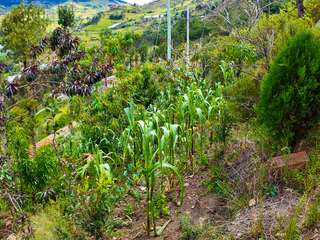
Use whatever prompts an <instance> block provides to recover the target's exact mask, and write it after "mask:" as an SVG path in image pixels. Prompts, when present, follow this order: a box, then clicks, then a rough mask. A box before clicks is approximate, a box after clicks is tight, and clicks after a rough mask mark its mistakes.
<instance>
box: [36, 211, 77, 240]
mask: <svg viewBox="0 0 320 240" xmlns="http://www.w3.org/2000/svg"><path fill="white" fill-rule="evenodd" d="M30 220H31V222H32V227H33V228H34V229H35V234H34V236H35V239H39V240H40V239H41V240H42V239H47V240H55V239H60V238H59V236H60V234H59V233H58V231H57V229H59V231H63V232H73V225H72V223H71V222H70V221H68V220H67V219H65V218H64V217H63V216H62V214H61V213H60V211H59V209H58V208H57V206H55V205H48V206H47V207H46V209H45V210H44V211H42V212H40V213H38V214H36V215H33V216H32V217H31V219H30Z"/></svg>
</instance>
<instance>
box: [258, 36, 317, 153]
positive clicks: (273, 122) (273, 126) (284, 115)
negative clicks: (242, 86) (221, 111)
mask: <svg viewBox="0 0 320 240" xmlns="http://www.w3.org/2000/svg"><path fill="white" fill-rule="evenodd" d="M319 72H320V43H319V41H317V40H315V38H314V36H313V34H312V33H311V32H308V31H302V32H300V33H298V34H297V35H296V36H295V37H294V38H293V39H291V40H290V41H289V42H288V43H287V45H286V46H285V47H284V49H283V50H282V51H281V52H280V53H279V54H278V56H277V57H276V59H275V60H274V62H273V66H272V67H271V69H270V73H268V74H267V75H266V76H265V78H264V80H263V81H262V85H261V92H260V99H259V104H258V108H257V110H258V120H259V122H260V123H261V124H262V126H264V127H265V128H266V129H267V130H269V131H270V132H271V133H272V134H273V136H274V138H275V140H276V141H281V140H285V141H286V142H287V143H288V145H289V146H291V147H293V148H295V147H297V146H298V144H299V143H300V141H301V140H302V138H303V137H304V136H305V135H306V133H307V132H308V130H309V129H311V128H312V127H313V126H314V125H315V124H316V123H317V122H319V117H320V75H319Z"/></svg>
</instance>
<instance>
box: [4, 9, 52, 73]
mask: <svg viewBox="0 0 320 240" xmlns="http://www.w3.org/2000/svg"><path fill="white" fill-rule="evenodd" d="M48 24H49V20H48V18H47V16H46V14H45V8H44V7H37V6H36V5H34V4H32V3H31V4H29V5H24V4H23V3H22V4H21V5H19V6H17V7H15V8H14V9H12V10H11V11H10V12H9V13H8V14H7V15H5V17H4V18H3V19H2V21H1V28H0V35H2V41H1V43H2V45H3V46H4V50H10V51H11V53H12V54H8V56H10V57H12V58H13V59H14V60H18V61H21V62H23V66H24V68H26V67H27V62H28V60H29V59H30V58H31V57H30V53H29V47H30V46H33V45H36V44H37V43H38V42H39V41H40V40H41V38H42V37H43V34H44V33H45V31H46V29H47V26H48ZM35 33H36V34H35Z"/></svg>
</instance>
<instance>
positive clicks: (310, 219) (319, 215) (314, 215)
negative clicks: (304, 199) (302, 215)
mask: <svg viewBox="0 0 320 240" xmlns="http://www.w3.org/2000/svg"><path fill="white" fill-rule="evenodd" d="M319 205H320V195H319V194H318V195H317V196H316V197H315V199H314V201H313V203H312V204H311V205H310V206H309V211H308V216H307V219H306V226H307V227H308V228H310V227H315V226H316V225H317V223H318V221H319V219H320V206H319Z"/></svg>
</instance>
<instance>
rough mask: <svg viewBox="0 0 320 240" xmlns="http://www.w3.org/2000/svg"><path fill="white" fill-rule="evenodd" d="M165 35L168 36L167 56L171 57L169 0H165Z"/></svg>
mask: <svg viewBox="0 0 320 240" xmlns="http://www.w3.org/2000/svg"><path fill="white" fill-rule="evenodd" d="M167 31H168V32H167V36H168V42H167V44H168V46H167V51H168V52H167V58H168V60H170V59H171V17H170V0H167Z"/></svg>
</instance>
